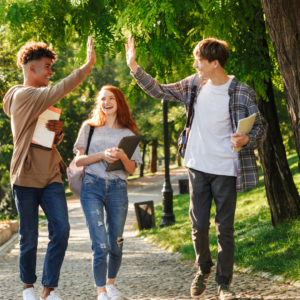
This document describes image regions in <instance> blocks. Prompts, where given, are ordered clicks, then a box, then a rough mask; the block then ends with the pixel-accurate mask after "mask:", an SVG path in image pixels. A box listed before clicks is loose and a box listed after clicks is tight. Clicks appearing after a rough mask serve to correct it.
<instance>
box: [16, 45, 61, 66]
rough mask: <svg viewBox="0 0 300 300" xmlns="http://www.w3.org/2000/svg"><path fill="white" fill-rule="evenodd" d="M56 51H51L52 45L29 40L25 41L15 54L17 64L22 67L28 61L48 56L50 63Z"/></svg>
mask: <svg viewBox="0 0 300 300" xmlns="http://www.w3.org/2000/svg"><path fill="white" fill-rule="evenodd" d="M56 56H57V55H56V53H55V52H54V51H52V47H51V46H48V45H47V44H46V43H43V42H34V41H30V42H28V43H26V44H25V45H24V46H23V47H21V49H20V50H19V52H18V54H17V58H18V60H17V65H18V67H23V66H24V65H26V64H27V63H28V62H29V61H31V60H35V59H40V58H42V57H49V58H51V60H52V63H53V62H55V61H56Z"/></svg>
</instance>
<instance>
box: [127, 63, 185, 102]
mask: <svg viewBox="0 0 300 300" xmlns="http://www.w3.org/2000/svg"><path fill="white" fill-rule="evenodd" d="M130 75H131V76H132V77H133V78H134V79H135V81H136V83H137V84H138V85H139V86H140V88H141V89H142V90H143V91H144V92H145V93H147V94H148V95H150V96H151V97H153V98H156V99H165V100H173V101H179V102H183V103H186V100H187V96H188V93H187V91H188V87H189V81H190V78H189V77H188V78H185V79H183V80H181V81H179V82H176V83H172V84H159V83H158V81H157V80H156V79H154V78H153V77H151V76H150V75H149V74H147V73H146V72H145V71H144V70H143V69H142V68H141V67H139V68H138V70H137V71H136V73H133V72H132V71H131V72H130Z"/></svg>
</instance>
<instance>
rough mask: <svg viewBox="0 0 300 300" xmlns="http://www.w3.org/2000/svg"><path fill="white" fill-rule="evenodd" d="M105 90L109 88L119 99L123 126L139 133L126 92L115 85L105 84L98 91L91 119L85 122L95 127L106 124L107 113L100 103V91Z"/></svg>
mask: <svg viewBox="0 0 300 300" xmlns="http://www.w3.org/2000/svg"><path fill="white" fill-rule="evenodd" d="M103 90H108V91H110V92H112V93H113V94H114V96H115V98H116V101H117V107H118V108H117V120H118V124H119V125H120V126H121V127H122V128H128V129H130V130H131V131H132V132H133V133H134V134H137V133H138V129H137V125H136V123H135V122H134V121H133V119H132V117H131V112H130V109H129V105H128V103H127V101H126V99H125V96H124V94H123V93H122V91H121V90H120V89H119V88H117V87H115V86H113V85H104V86H103V87H102V88H101V90H100V91H99V92H98V96H97V100H96V102H95V107H94V109H93V110H92V111H91V113H90V115H89V119H87V120H86V121H85V122H84V123H86V124H88V125H90V126H95V127H100V126H104V125H105V120H106V115H105V113H104V112H103V110H102V109H101V104H100V100H101V99H100V97H99V95H100V93H101V91H103Z"/></svg>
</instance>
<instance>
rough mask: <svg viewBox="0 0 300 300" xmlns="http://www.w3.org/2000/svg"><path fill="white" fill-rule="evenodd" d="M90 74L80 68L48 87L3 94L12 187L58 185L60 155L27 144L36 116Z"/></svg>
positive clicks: (59, 178)
mask: <svg viewBox="0 0 300 300" xmlns="http://www.w3.org/2000/svg"><path fill="white" fill-rule="evenodd" d="M90 73H91V68H90V67H89V66H88V65H84V66H82V67H81V68H79V69H76V70H74V71H73V72H72V73H71V74H70V75H69V76H68V77H66V78H65V79H63V80H62V81H60V82H59V83H57V84H56V85H54V86H52V87H46V88H34V87H31V86H24V85H17V86H14V87H12V88H11V89H10V90H9V91H8V92H7V93H6V95H5V97H4V101H3V102H4V105H3V109H4V111H5V113H6V114H7V115H8V116H9V117H11V129H12V133H13V143H14V151H13V157H12V160H11V168H10V179H11V185H12V186H13V185H14V184H17V185H21V186H29V187H41V188H44V187H46V186H47V185H48V184H50V183H52V182H55V181H58V182H61V174H60V172H59V167H58V163H59V160H60V155H59V153H58V152H57V150H56V149H54V148H53V150H52V151H47V150H42V149H38V148H34V147H30V143H31V140H32V137H33V133H34V130H35V126H36V123H37V119H38V117H39V116H40V115H41V114H42V113H43V112H44V111H45V110H47V109H48V108H49V107H50V106H52V105H53V104H55V103H56V102H58V101H59V100H60V99H62V98H63V97H64V96H66V95H67V94H68V93H70V92H71V91H73V90H74V89H75V88H76V87H77V86H78V85H79V84H80V83H81V82H83V80H84V79H85V77H86V76H87V75H88V74H90ZM41 170H42V171H41ZM41 173H42V174H41ZM53 180H54V181H53Z"/></svg>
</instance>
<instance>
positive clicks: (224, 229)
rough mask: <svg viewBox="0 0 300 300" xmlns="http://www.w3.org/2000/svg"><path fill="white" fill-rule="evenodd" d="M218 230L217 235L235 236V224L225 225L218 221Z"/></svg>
mask: <svg viewBox="0 0 300 300" xmlns="http://www.w3.org/2000/svg"><path fill="white" fill-rule="evenodd" d="M216 231H217V236H218V237H220V236H233V234H234V227H233V226H225V225H220V224H217V223H216Z"/></svg>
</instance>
